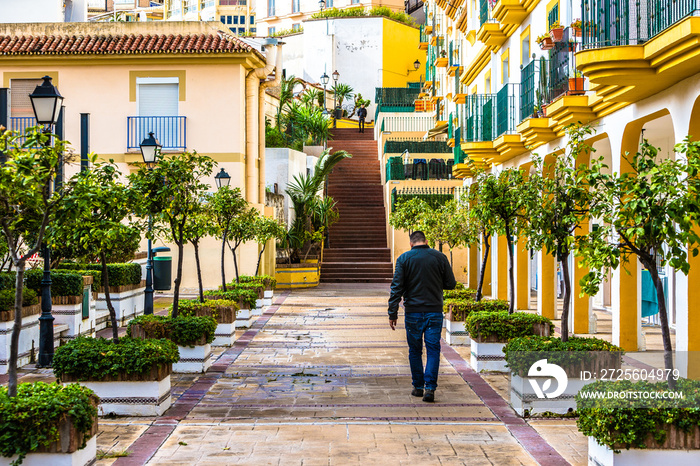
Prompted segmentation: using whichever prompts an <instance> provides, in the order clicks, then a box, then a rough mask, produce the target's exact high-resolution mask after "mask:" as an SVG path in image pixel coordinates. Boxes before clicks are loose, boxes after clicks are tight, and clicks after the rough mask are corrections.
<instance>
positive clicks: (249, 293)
mask: <svg viewBox="0 0 700 466" xmlns="http://www.w3.org/2000/svg"><path fill="white" fill-rule="evenodd" d="M204 296H205V297H206V298H208V299H214V300H219V299H223V300H226V301H233V302H235V303H239V302H240V303H242V304H244V305H247V306H248V309H255V303H256V301H257V300H258V293H257V292H255V291H253V290H250V289H243V288H229V289H227V290H226V291H223V290H207V291H205V292H204Z"/></svg>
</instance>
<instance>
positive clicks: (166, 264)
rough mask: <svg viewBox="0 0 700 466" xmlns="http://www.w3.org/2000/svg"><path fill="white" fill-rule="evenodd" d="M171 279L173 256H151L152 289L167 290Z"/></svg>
mask: <svg viewBox="0 0 700 466" xmlns="http://www.w3.org/2000/svg"><path fill="white" fill-rule="evenodd" d="M172 281H173V258H172V257H170V256H156V257H154V258H153V289H154V290H159V291H163V290H169V289H170V287H171V283H172Z"/></svg>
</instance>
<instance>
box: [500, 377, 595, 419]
mask: <svg viewBox="0 0 700 466" xmlns="http://www.w3.org/2000/svg"><path fill="white" fill-rule="evenodd" d="M530 380H535V381H536V382H537V383H538V384H539V386H540V387H542V386H543V384H544V382H545V381H547V380H551V378H550V377H520V376H519V375H517V374H513V373H512V372H511V375H510V406H511V407H512V408H513V409H514V410H515V412H516V413H518V414H519V415H520V416H524V414H525V410H528V411H529V412H530V414H531V415H532V414H536V413H544V412H547V411H549V412H552V413H558V414H566V413H567V412H569V409H572V410H576V399H575V396H576V394H577V393H578V392H579V390H581V389H582V388H583V387H585V386H586V385H588V384H590V383H593V382H595V379H593V378H591V380H580V379H577V378H573V377H569V381H568V385H567V388H566V392H565V393H564V394H563V395H561V396H559V397H557V398H553V399H550V398H544V399H542V398H538V397H537V394H536V393H535V390H534V389H533V388H532V385H531V384H530ZM551 383H552V389H555V387H556V381H552V382H551ZM550 391H551V390H550Z"/></svg>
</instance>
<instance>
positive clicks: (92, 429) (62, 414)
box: [0, 382, 98, 466]
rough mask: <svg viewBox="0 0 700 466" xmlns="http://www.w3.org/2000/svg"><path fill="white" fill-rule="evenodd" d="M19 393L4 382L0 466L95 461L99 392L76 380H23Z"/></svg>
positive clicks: (0, 393)
mask: <svg viewBox="0 0 700 466" xmlns="http://www.w3.org/2000/svg"><path fill="white" fill-rule="evenodd" d="M17 394H18V396H16V397H10V396H8V391H7V388H6V387H0V413H1V414H0V432H2V436H3V441H2V442H0V453H1V454H2V458H0V465H3V466H7V465H16V464H22V463H25V464H36V465H39V464H51V465H64V464H76V465H77V464H80V465H83V464H94V463H95V457H96V455H97V440H96V438H97V436H96V434H97V402H98V398H97V396H96V395H95V393H94V392H93V391H92V390H90V389H89V388H87V387H82V386H80V385H78V384H68V385H66V386H62V385H59V384H55V383H53V384H47V383H44V382H34V383H23V384H20V385H19V387H18V392H17Z"/></svg>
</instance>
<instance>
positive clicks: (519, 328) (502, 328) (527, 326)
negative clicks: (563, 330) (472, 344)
mask: <svg viewBox="0 0 700 466" xmlns="http://www.w3.org/2000/svg"><path fill="white" fill-rule="evenodd" d="M538 324H540V325H543V326H547V327H549V332H550V334H552V333H554V324H553V323H552V321H551V320H549V319H548V318H546V317H542V316H540V315H537V314H529V313H527V312H514V313H512V314H508V313H506V312H489V311H485V312H484V311H481V312H472V313H471V314H469V316H468V317H467V320H466V324H465V328H466V330H467V332H469V335H471V336H472V337H480V338H488V337H496V338H498V340H499V341H508V340H511V339H513V338H516V337H524V336H528V335H533V334H534V331H535V330H534V327H535V325H538Z"/></svg>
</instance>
